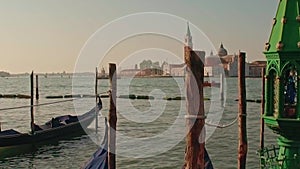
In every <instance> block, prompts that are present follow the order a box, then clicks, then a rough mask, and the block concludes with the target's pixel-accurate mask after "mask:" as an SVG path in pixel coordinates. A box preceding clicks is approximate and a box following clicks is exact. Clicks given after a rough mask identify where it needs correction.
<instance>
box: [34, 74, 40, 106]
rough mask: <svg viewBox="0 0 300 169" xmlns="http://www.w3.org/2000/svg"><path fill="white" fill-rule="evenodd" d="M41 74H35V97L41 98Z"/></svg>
mask: <svg viewBox="0 0 300 169" xmlns="http://www.w3.org/2000/svg"><path fill="white" fill-rule="evenodd" d="M39 98H40V95H39V75H35V99H36V100H39Z"/></svg>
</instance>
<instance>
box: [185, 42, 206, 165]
mask: <svg viewBox="0 0 300 169" xmlns="http://www.w3.org/2000/svg"><path fill="white" fill-rule="evenodd" d="M202 54H203V53H201V54H200V53H198V52H197V53H196V52H194V51H191V50H190V48H189V47H188V46H186V47H185V58H184V60H185V64H186V77H185V85H186V95H187V99H186V107H187V114H186V116H185V118H186V127H187V130H188V133H187V136H186V144H187V145H186V154H185V167H186V169H204V165H205V163H204V146H205V139H204V140H202V142H199V136H200V134H203V135H202V137H204V138H205V132H204V130H202V129H204V123H205V114H204V99H203V76H204V64H203V62H202V60H201V58H202V57H203V56H202ZM200 55H201V56H200ZM204 55H205V54H204ZM202 59H204V57H203V58H202ZM201 132H204V133H201Z"/></svg>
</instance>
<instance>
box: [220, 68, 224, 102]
mask: <svg viewBox="0 0 300 169" xmlns="http://www.w3.org/2000/svg"><path fill="white" fill-rule="evenodd" d="M220 100H224V75H223V73H221V74H220Z"/></svg>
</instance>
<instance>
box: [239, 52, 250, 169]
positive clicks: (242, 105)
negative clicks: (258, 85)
mask: <svg viewBox="0 0 300 169" xmlns="http://www.w3.org/2000/svg"><path fill="white" fill-rule="evenodd" d="M245 57H246V54H245V53H244V52H240V53H239V56H238V84H239V112H238V113H239V145H238V169H245V168H246V158H247V151H248V143H247V125H246V115H247V113H246V82H245Z"/></svg>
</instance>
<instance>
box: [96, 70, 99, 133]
mask: <svg viewBox="0 0 300 169" xmlns="http://www.w3.org/2000/svg"><path fill="white" fill-rule="evenodd" d="M95 80H96V81H95V98H96V106H95V112H96V114H95V116H96V117H95V129H96V134H97V133H98V114H99V113H98V106H97V105H98V69H97V67H96V78H95Z"/></svg>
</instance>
